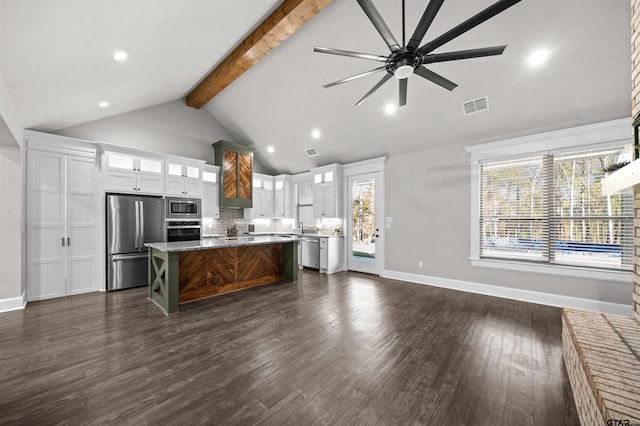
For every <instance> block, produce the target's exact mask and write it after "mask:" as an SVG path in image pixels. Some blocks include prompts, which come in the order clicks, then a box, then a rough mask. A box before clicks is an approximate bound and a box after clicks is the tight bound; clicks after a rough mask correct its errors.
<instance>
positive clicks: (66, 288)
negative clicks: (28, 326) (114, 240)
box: [26, 136, 100, 301]
mask: <svg viewBox="0 0 640 426" xmlns="http://www.w3.org/2000/svg"><path fill="white" fill-rule="evenodd" d="M37 139H38V138H37V137H35V136H33V137H32V136H29V137H28V143H29V150H28V154H27V155H28V163H27V241H28V243H27V291H26V293H27V300H28V301H33V300H42V299H49V298H53V297H62V296H67V295H72V294H79V293H85V292H89V291H96V290H97V289H98V288H99V286H98V241H99V239H98V229H99V226H98V222H97V219H98V218H99V217H100V215H99V214H98V211H99V205H98V202H99V200H98V194H97V192H98V187H99V185H98V176H99V173H98V169H97V166H96V150H95V149H93V150H92V149H90V148H85V149H79V150H78V155H71V154H65V153H60V152H52V151H44V150H43V151H41V150H38V149H33V147H34V146H36V145H37V144H38V141H37ZM52 149H53V148H52ZM64 151H66V152H69V151H71V150H70V149H65V150H64Z"/></svg>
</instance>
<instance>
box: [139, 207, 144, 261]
mask: <svg viewBox="0 0 640 426" xmlns="http://www.w3.org/2000/svg"><path fill="white" fill-rule="evenodd" d="M138 205H139V206H140V207H139V208H140V247H139V248H141V249H142V248H144V203H143V202H142V201H140V204H138Z"/></svg>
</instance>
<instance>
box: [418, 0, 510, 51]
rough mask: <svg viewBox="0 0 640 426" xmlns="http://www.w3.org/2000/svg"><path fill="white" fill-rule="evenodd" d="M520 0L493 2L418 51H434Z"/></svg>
mask: <svg viewBox="0 0 640 426" xmlns="http://www.w3.org/2000/svg"><path fill="white" fill-rule="evenodd" d="M520 1H521V0H500V1H498V2H496V3H494V4H492V5H491V6H489V7H487V8H486V9H484V10H482V11H481V12H478V13H477V14H475V15H473V16H472V17H471V18H469V19H467V20H466V21H464V22H463V23H461V24H460V25H458V26H456V27H454V28H452V29H450V30H449V31H447V32H446V33H444V34H442V35H441V36H440V37H438V38H436V39H434V40H432V41H430V42H429V43H427V44H425V45H424V46H422V47H420V49H418V51H419V52H420V53H422V54H423V55H426V54H427V53H430V52H433V51H434V50H435V49H437V48H438V47H440V46H442V45H443V44H445V43H448V42H450V41H451V40H453V39H454V38H456V37H458V36H460V35H462V34H464V33H466V32H467V31H469V30H470V29H472V28H475V27H476V26H478V25H480V24H482V23H483V22H484V21H486V20H488V19H490V18H493V17H494V16H496V15H497V14H499V13H500V12H504V11H505V10H507V9H508V8H510V7H511V6H513V5H514V4H516V3H518V2H520Z"/></svg>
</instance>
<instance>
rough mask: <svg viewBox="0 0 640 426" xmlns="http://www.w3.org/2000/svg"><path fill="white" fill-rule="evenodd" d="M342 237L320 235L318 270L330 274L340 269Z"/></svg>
mask: <svg viewBox="0 0 640 426" xmlns="http://www.w3.org/2000/svg"><path fill="white" fill-rule="evenodd" d="M342 251H343V239H342V237H320V272H321V273H326V274H332V273H334V272H338V271H342V270H343V266H342Z"/></svg>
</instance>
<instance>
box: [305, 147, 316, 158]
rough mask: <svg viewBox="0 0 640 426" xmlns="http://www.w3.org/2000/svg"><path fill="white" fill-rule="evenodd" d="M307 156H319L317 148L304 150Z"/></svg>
mask: <svg viewBox="0 0 640 426" xmlns="http://www.w3.org/2000/svg"><path fill="white" fill-rule="evenodd" d="M304 152H305V154H307V157H315V156H316V155H318V151H316V149H315V148H307V149H305V150H304Z"/></svg>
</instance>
